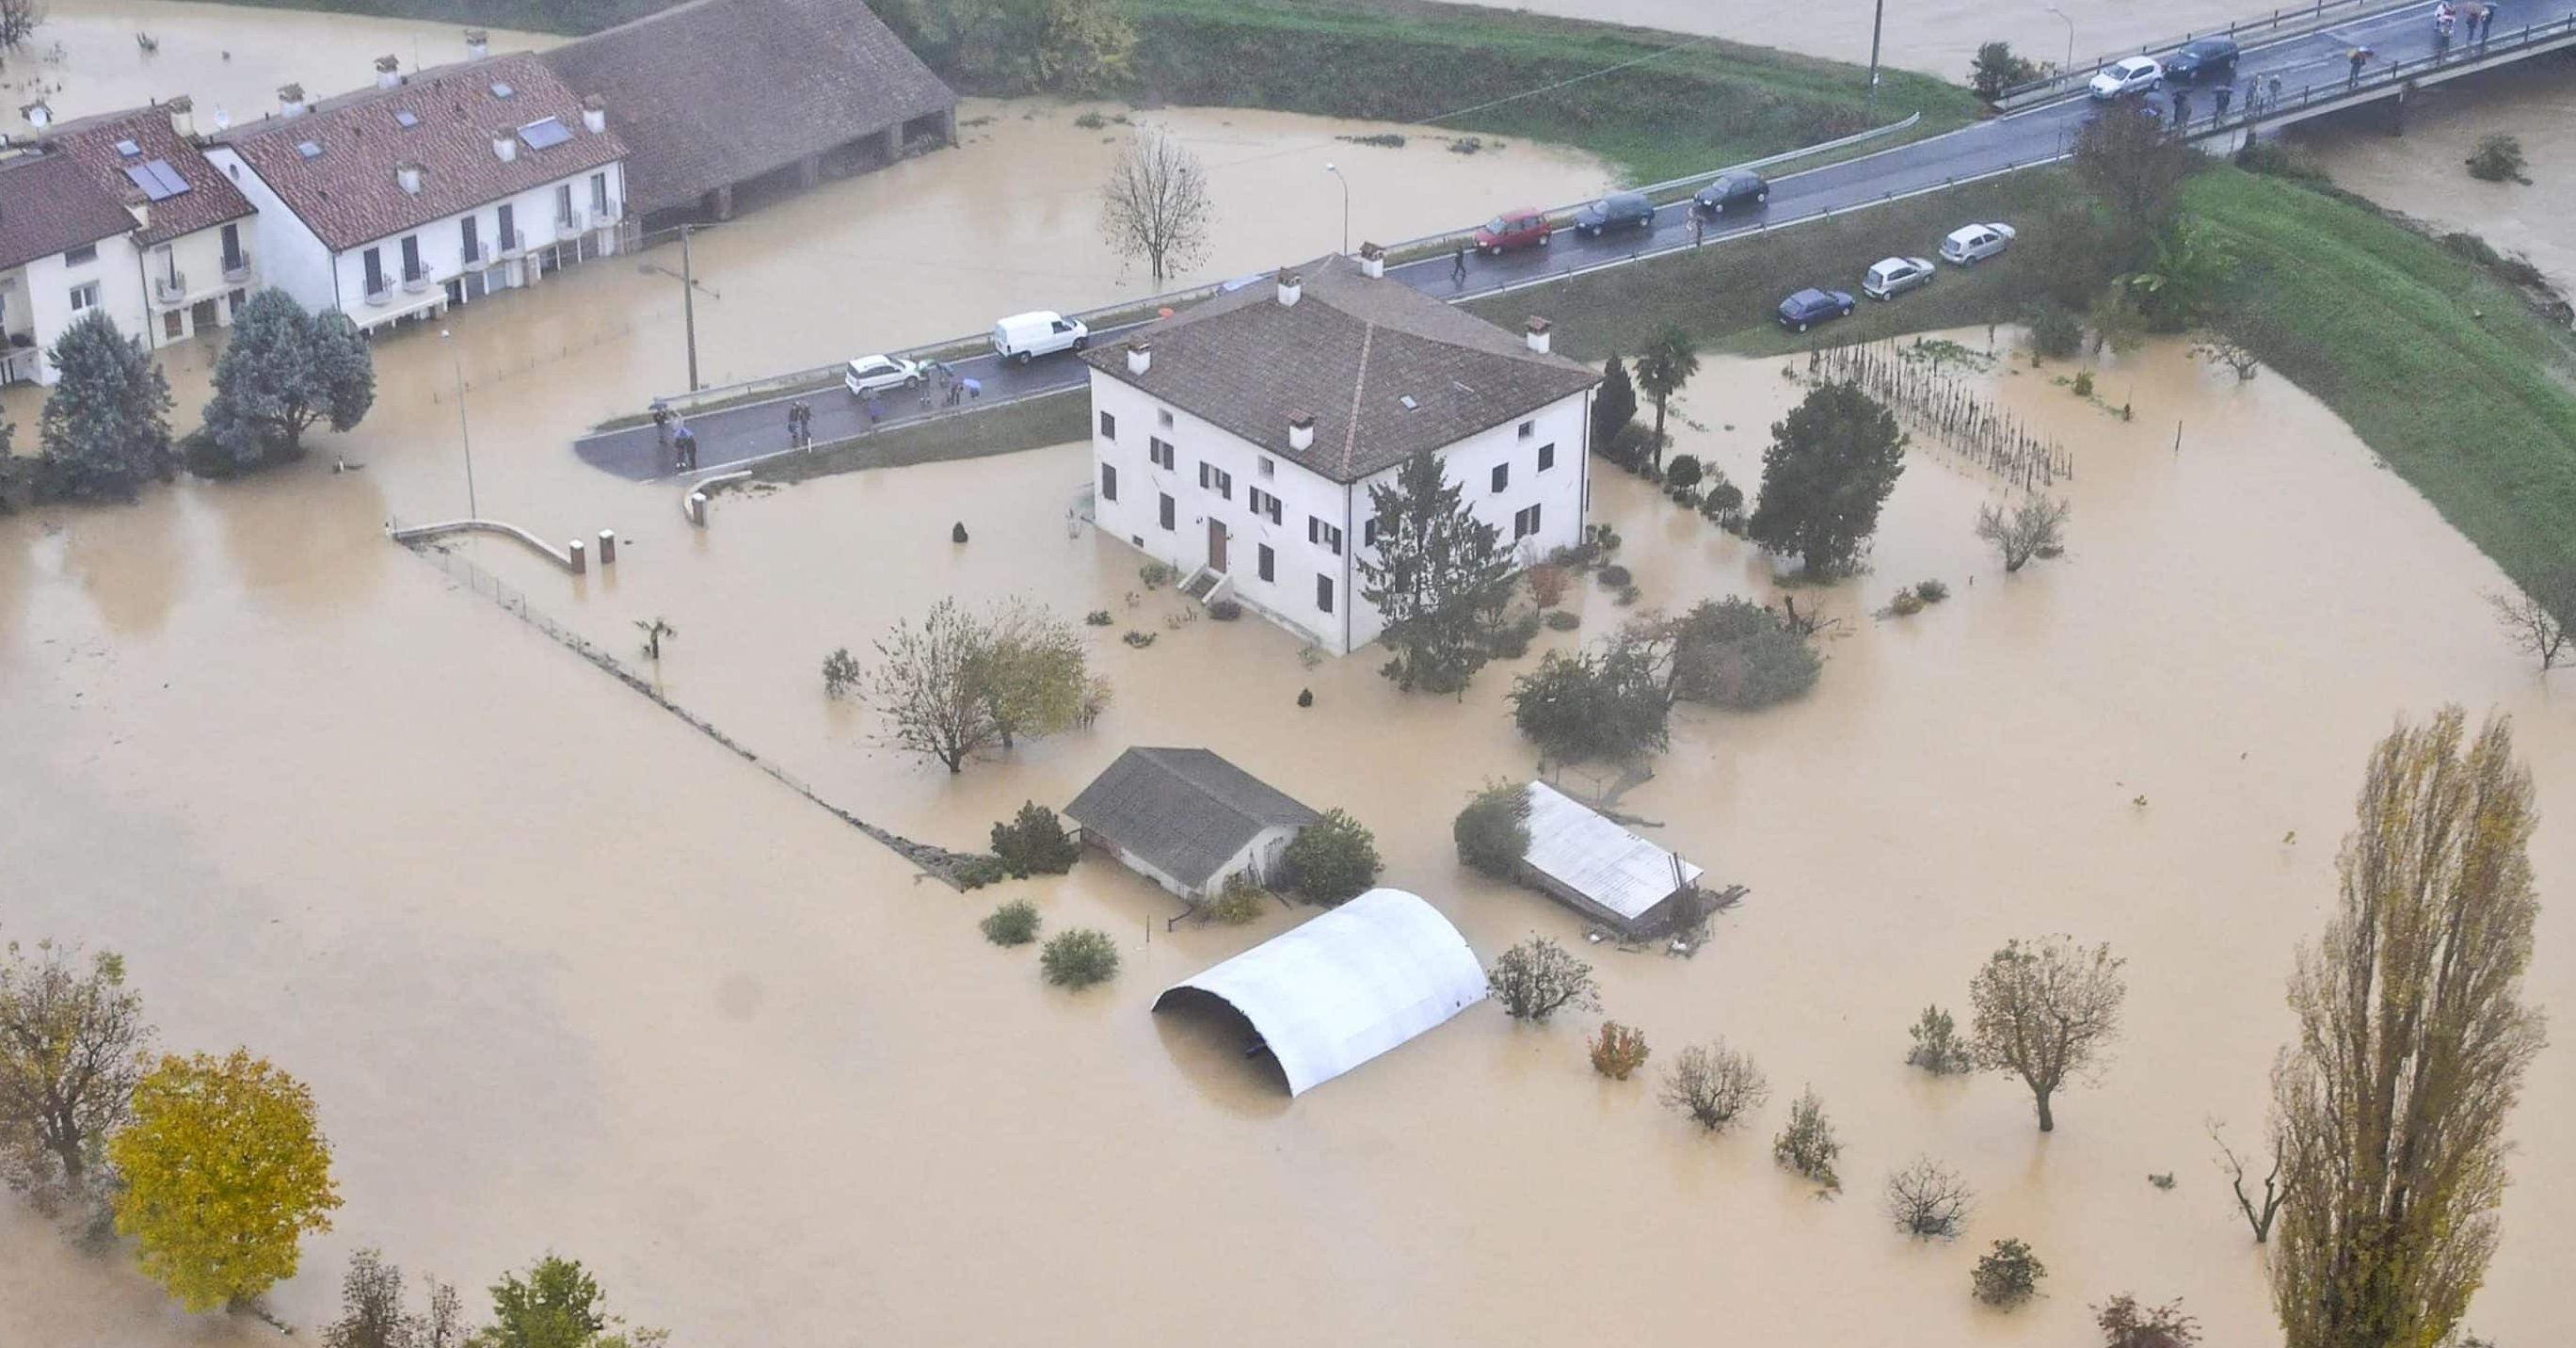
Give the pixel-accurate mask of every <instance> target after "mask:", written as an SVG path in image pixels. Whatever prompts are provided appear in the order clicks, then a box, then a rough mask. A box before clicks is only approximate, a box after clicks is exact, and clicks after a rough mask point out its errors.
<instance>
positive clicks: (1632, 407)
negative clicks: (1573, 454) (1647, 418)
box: [1592, 353, 1637, 460]
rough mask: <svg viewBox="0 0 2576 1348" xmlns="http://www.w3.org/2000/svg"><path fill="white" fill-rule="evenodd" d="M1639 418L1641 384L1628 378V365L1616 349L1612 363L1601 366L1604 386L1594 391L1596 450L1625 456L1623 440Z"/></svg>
mask: <svg viewBox="0 0 2576 1348" xmlns="http://www.w3.org/2000/svg"><path fill="white" fill-rule="evenodd" d="M1636 420H1637V386H1636V385H1635V384H1633V383H1630V382H1629V380H1628V367H1627V365H1626V364H1624V363H1622V362H1621V361H1620V359H1619V357H1618V355H1617V354H1616V353H1613V354H1612V355H1611V357H1610V363H1609V364H1607V365H1604V366H1602V367H1601V387H1600V388H1598V389H1595V390H1593V393H1592V452H1593V453H1596V454H1599V455H1602V456H1604V457H1606V458H1610V459H1613V460H1616V459H1619V458H1621V457H1622V454H1623V450H1622V446H1621V444H1620V441H1621V439H1622V438H1623V437H1624V435H1625V433H1626V431H1627V429H1628V427H1629V426H1630V425H1631V424H1632V423H1634V422H1635V421H1636Z"/></svg>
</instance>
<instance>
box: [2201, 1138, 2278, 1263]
mask: <svg viewBox="0 0 2576 1348" xmlns="http://www.w3.org/2000/svg"><path fill="white" fill-rule="evenodd" d="M2209 1140H2210V1141H2212V1142H2214V1143H2217V1144H2218V1168H2219V1169H2220V1170H2222V1171H2224V1172H2226V1175H2227V1183H2228V1188H2229V1189H2230V1191H2231V1192H2233V1193H2234V1194H2235V1195H2236V1210H2237V1211H2238V1212H2241V1213H2243V1214H2245V1225H2246V1226H2247V1228H2248V1229H2250V1230H2252V1231H2253V1233H2254V1243H2255V1244H2257V1245H2260V1244H2263V1243H2264V1242H2266V1241H2268V1240H2270V1239H2271V1238H2272V1222H2273V1220H2274V1219H2275V1218H2277V1217H2279V1216H2280V1214H2281V1205H2282V1204H2283V1203H2285V1202H2287V1201H2289V1197H2290V1191H2289V1190H2288V1189H2287V1188H2285V1187H2283V1185H2282V1183H2281V1149H2280V1139H2279V1137H2278V1136H2277V1135H2276V1136H2275V1137H2274V1139H2273V1147H2272V1158H2271V1169H2270V1170H2268V1171H2266V1172H2265V1173H2264V1175H2263V1196H2262V1197H2261V1198H2259V1199H2258V1198H2256V1197H2255V1196H2254V1194H2253V1193H2252V1191H2250V1190H2249V1189H2248V1188H2247V1187H2246V1182H2247V1177H2248V1176H2249V1175H2251V1174H2252V1173H2253V1172H2252V1167H2250V1166H2248V1165H2247V1164H2246V1163H2245V1158H2244V1157H2242V1156H2239V1155H2237V1154H2236V1149H2235V1148H2234V1147H2231V1146H2229V1145H2227V1136H2226V1133H2225V1131H2224V1130H2223V1129H2222V1128H2221V1127H2220V1125H2219V1123H2218V1121H2217V1120H2215V1119H2212V1120H2210V1122H2209Z"/></svg>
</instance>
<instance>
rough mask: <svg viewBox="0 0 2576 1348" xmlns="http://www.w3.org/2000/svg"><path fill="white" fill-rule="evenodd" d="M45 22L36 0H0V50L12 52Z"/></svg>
mask: <svg viewBox="0 0 2576 1348" xmlns="http://www.w3.org/2000/svg"><path fill="white" fill-rule="evenodd" d="M44 22H45V7H44V5H42V4H41V3H39V2H38V0H0V52H12V51H16V50H18V48H19V47H21V46H23V45H25V43H26V41H27V39H28V38H31V37H34V36H35V35H36V29H37V28H38V27H40V26H41V25H43V23H44Z"/></svg>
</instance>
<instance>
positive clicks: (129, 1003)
mask: <svg viewBox="0 0 2576 1348" xmlns="http://www.w3.org/2000/svg"><path fill="white" fill-rule="evenodd" d="M151 1043H152V1027H151V1026H149V1025H147V1024H145V1023H144V1020H143V999H142V998H141V997H138V996H136V995H135V994H134V993H133V992H132V991H131V990H130V989H128V988H127V987H126V986H125V961H124V960H122V959H120V958H118V957H117V956H116V955H115V954H114V953H113V952H110V951H100V952H99V953H98V954H96V955H94V956H92V957H91V958H90V959H89V960H87V961H86V962H84V961H82V960H81V959H80V958H79V952H78V951H77V950H76V949H75V948H73V947H70V946H61V945H56V944H55V943H53V942H51V941H39V942H37V943H36V946H35V948H34V949H33V950H27V949H23V948H21V947H20V946H19V945H18V943H17V942H15V941H12V942H10V943H9V944H8V945H7V946H6V947H5V948H0V1178H5V1179H6V1180H7V1181H8V1184H9V1187H10V1188H12V1189H16V1190H18V1191H19V1192H21V1193H24V1194H26V1195H27V1196H28V1198H29V1199H30V1201H32V1202H33V1203H34V1204H35V1205H36V1208H37V1210H38V1211H40V1212H54V1211H58V1210H60V1209H61V1208H62V1207H63V1206H64V1205H65V1204H67V1203H71V1202H75V1201H77V1200H79V1199H80V1198H82V1197H83V1196H84V1195H86V1194H88V1193H90V1192H91V1191H92V1189H93V1188H94V1187H96V1183H97V1181H98V1179H99V1171H100V1169H101V1168H102V1167H101V1162H102V1160H103V1157H104V1152H105V1149H106V1146H107V1139H108V1136H109V1134H111V1133H113V1132H115V1131H116V1130H117V1129H118V1128H121V1127H123V1126H124V1125H125V1123H126V1121H127V1120H128V1119H130V1118H131V1117H133V1107H132V1096H133V1093H134V1083H135V1082H136V1081H137V1080H139V1079H140V1078H141V1077H142V1067H141V1065H140V1059H141V1056H142V1054H143V1053H144V1051H145V1050H146V1049H147V1048H149V1047H150V1046H151Z"/></svg>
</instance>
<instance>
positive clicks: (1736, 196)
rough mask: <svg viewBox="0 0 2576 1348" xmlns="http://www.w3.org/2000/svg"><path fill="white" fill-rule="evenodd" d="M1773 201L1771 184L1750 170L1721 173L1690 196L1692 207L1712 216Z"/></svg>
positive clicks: (1747, 209)
mask: <svg viewBox="0 0 2576 1348" xmlns="http://www.w3.org/2000/svg"><path fill="white" fill-rule="evenodd" d="M1770 199H1771V184H1769V183H1768V182H1765V181H1763V179H1762V175H1761V174H1759V173H1756V172H1754V171H1753V170H1751V169H1736V170H1733V171H1732V172H1727V173H1721V174H1719V175H1717V177H1716V178H1715V179H1714V180H1713V181H1711V182H1710V183H1709V185H1708V186H1706V187H1703V188H1701V189H1700V190H1698V191H1697V192H1694V193H1692V194H1691V204H1692V205H1693V206H1696V207H1698V208H1699V209H1701V210H1703V211H1706V212H1708V213H1709V214H1711V215H1724V214H1726V213H1727V212H1728V211H1749V210H1752V209H1753V208H1754V207H1756V206H1759V205H1761V204H1762V203H1764V202H1766V201H1769V200H1770Z"/></svg>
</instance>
